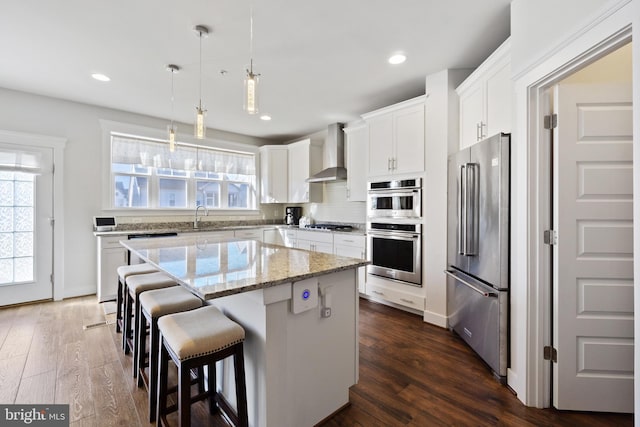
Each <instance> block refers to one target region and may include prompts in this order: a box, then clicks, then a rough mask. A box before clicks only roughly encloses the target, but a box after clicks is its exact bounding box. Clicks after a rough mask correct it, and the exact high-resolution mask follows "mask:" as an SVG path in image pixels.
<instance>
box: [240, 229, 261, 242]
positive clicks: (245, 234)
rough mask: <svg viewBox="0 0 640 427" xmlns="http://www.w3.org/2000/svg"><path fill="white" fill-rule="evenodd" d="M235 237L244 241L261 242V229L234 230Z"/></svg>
mask: <svg viewBox="0 0 640 427" xmlns="http://www.w3.org/2000/svg"><path fill="white" fill-rule="evenodd" d="M234 234H235V237H241V238H245V239H256V240H262V229H261V228H252V229H250V230H236V231H235V232H234Z"/></svg>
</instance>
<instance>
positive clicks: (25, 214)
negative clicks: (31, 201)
mask: <svg viewBox="0 0 640 427" xmlns="http://www.w3.org/2000/svg"><path fill="white" fill-rule="evenodd" d="M13 209H14V213H13V218H14V220H15V225H14V230H15V231H33V208H13Z"/></svg>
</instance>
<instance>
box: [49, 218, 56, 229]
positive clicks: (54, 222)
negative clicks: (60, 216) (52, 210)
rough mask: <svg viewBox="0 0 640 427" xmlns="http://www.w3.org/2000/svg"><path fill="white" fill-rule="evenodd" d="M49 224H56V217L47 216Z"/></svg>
mask: <svg viewBox="0 0 640 427" xmlns="http://www.w3.org/2000/svg"><path fill="white" fill-rule="evenodd" d="M49 225H50V226H51V227H53V226H55V225H56V219H55V218H54V217H49Z"/></svg>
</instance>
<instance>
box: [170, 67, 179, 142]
mask: <svg viewBox="0 0 640 427" xmlns="http://www.w3.org/2000/svg"><path fill="white" fill-rule="evenodd" d="M167 71H170V72H171V124H170V125H169V126H168V127H167V131H168V134H169V151H171V152H172V153H173V152H174V151H176V131H177V130H178V127H177V126H174V124H173V75H174V74H175V73H177V72H178V71H180V67H178V66H177V65H175V64H169V65H167Z"/></svg>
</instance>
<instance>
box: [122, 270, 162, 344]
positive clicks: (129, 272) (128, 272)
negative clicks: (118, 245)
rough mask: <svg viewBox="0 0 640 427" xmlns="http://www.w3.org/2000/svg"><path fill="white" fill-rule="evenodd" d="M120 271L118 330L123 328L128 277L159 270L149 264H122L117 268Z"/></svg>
mask: <svg viewBox="0 0 640 427" xmlns="http://www.w3.org/2000/svg"><path fill="white" fill-rule="evenodd" d="M116 271H117V272H118V293H117V295H116V332H120V331H121V330H122V326H123V325H122V314H123V310H122V303H123V301H124V289H125V281H126V280H127V277H129V276H133V275H134V274H147V273H154V272H156V271H158V270H157V269H156V268H155V267H153V266H151V265H149V264H147V263H142V264H132V265H121V266H120V267H118V268H117V270H116Z"/></svg>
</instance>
